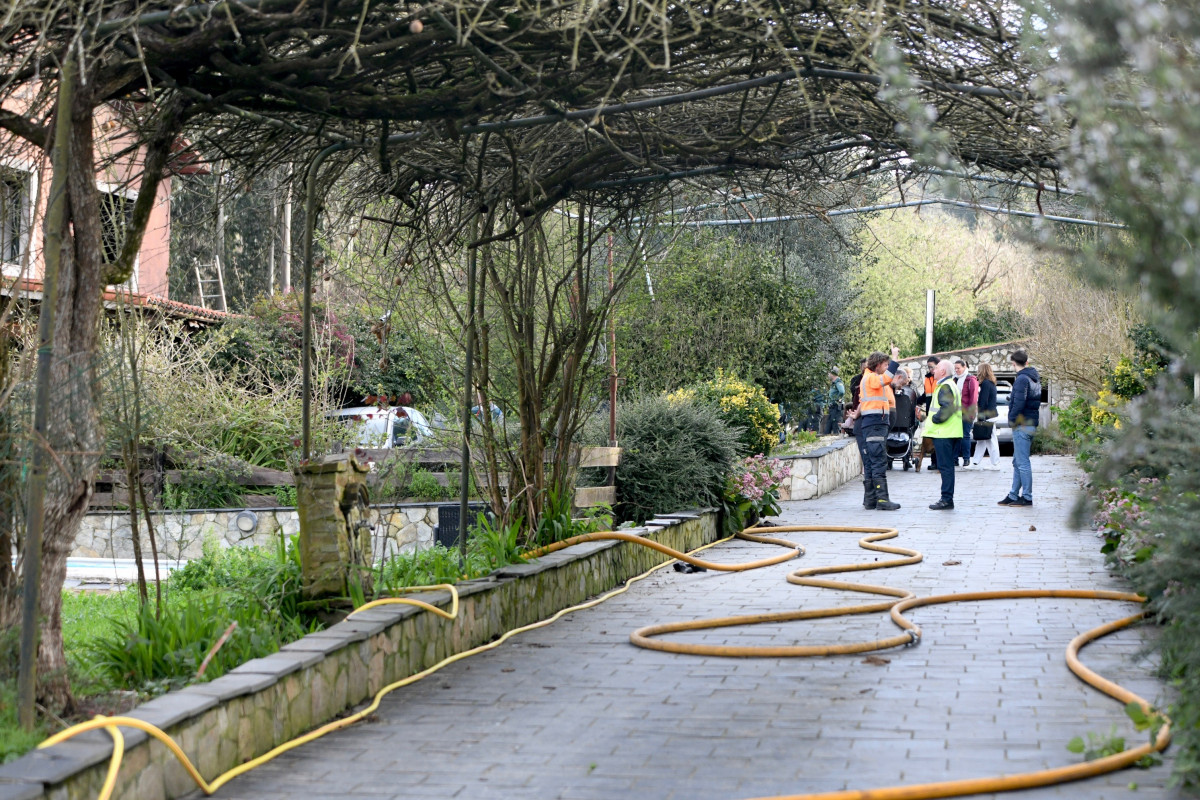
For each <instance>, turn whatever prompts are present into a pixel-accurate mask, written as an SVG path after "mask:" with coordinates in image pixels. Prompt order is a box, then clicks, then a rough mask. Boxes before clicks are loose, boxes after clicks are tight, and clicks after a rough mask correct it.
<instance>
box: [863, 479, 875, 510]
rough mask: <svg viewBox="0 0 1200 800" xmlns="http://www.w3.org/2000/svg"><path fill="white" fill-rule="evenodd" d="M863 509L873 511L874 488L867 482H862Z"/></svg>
mask: <svg viewBox="0 0 1200 800" xmlns="http://www.w3.org/2000/svg"><path fill="white" fill-rule="evenodd" d="M863 508H865V509H866V510H868V511H874V510H875V487H874V486H872V485H871V482H870V481H868V480H864V481H863Z"/></svg>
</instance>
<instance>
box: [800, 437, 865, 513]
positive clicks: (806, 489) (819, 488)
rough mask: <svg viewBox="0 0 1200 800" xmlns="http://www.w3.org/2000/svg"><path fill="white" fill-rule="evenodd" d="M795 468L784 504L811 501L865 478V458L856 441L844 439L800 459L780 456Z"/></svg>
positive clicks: (836, 440) (835, 440) (806, 454)
mask: <svg viewBox="0 0 1200 800" xmlns="http://www.w3.org/2000/svg"><path fill="white" fill-rule="evenodd" d="M779 460H780V461H787V462H789V463H790V464H791V465H792V477H791V480H790V482H784V484H783V486H782V487H781V488H780V492H779V495H780V496H779V499H780V500H811V499H813V498H814V497H820V496H821V495H823V494H829V493H830V492H832V491H833V490H834V489H836V488H838V487H839V486H842V485H843V484H846V483H849V482H850V481H852V480H854V479H855V478H857V477H858V476H860V475H862V457H861V456H860V455H859V452H858V446H857V444H856V442H855V440H854V439H852V438H849V437H841V438H838V439H834V440H833V441H832V442H831V443H830V444H827V445H825V446H824V447H820V448H818V449H816V450H813V451H812V452H809V453H805V454H804V455H800V456H779Z"/></svg>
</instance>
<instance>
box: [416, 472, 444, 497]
mask: <svg viewBox="0 0 1200 800" xmlns="http://www.w3.org/2000/svg"><path fill="white" fill-rule="evenodd" d="M408 492H409V496H410V497H415V498H417V499H418V500H442V499H445V498H446V497H448V494H447V492H446V487H445V486H442V485H441V484H440V483H438V479H437V478H436V477H435V476H434V474H433V473H432V472H430V471H429V470H427V469H418V470H417V471H415V472H414V473H413V474H412V479H411V480H410V481H409V484H408Z"/></svg>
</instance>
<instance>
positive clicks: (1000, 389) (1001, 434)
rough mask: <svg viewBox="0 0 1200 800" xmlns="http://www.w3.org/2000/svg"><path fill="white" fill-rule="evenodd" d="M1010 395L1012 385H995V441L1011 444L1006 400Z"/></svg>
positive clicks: (1010, 429)
mask: <svg viewBox="0 0 1200 800" xmlns="http://www.w3.org/2000/svg"><path fill="white" fill-rule="evenodd" d="M1011 395H1012V384H1008V383H997V384H996V412H997V414H996V420H995V425H996V440H997V441H1000V442H1008V443H1009V444H1011V443H1012V428H1010V427H1008V398H1009V397H1010V396H1011Z"/></svg>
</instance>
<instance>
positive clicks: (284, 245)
mask: <svg viewBox="0 0 1200 800" xmlns="http://www.w3.org/2000/svg"><path fill="white" fill-rule="evenodd" d="M286 181H287V183H286V184H285V185H284V191H283V213H282V215H281V216H282V217H283V226H282V227H283V235H282V236H281V237H280V240H279V249H280V256H279V291H280V293H282V294H287V293H288V292H290V291H292V169H291V167H288V172H287V178H286Z"/></svg>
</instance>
